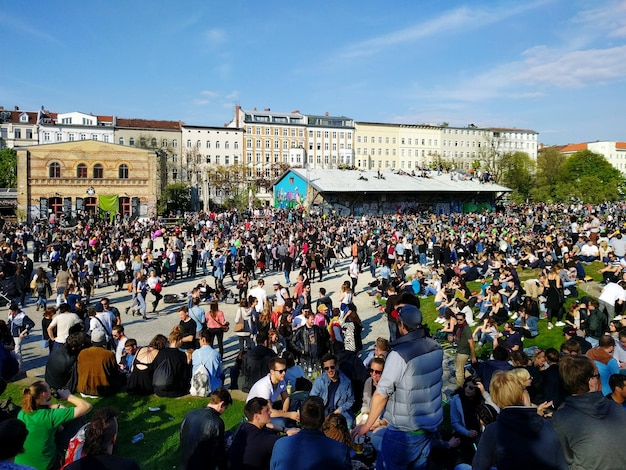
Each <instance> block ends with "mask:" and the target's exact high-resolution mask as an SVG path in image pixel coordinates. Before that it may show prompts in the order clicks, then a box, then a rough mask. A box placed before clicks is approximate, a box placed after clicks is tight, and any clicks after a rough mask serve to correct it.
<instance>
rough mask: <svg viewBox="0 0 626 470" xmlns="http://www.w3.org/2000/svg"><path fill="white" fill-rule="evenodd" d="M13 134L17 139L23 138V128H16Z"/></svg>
mask: <svg viewBox="0 0 626 470" xmlns="http://www.w3.org/2000/svg"><path fill="white" fill-rule="evenodd" d="M13 136H14V138H16V139H21V138H22V129H14V130H13Z"/></svg>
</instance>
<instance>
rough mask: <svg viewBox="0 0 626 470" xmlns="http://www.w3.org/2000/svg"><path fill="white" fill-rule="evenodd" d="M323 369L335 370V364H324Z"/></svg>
mask: <svg viewBox="0 0 626 470" xmlns="http://www.w3.org/2000/svg"><path fill="white" fill-rule="evenodd" d="M324 370H335V366H325V367H324Z"/></svg>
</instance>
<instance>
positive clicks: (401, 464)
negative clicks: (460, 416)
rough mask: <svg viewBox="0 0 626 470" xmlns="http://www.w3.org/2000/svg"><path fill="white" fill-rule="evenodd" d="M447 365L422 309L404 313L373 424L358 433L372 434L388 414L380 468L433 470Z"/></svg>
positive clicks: (373, 411)
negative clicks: (431, 461)
mask: <svg viewBox="0 0 626 470" xmlns="http://www.w3.org/2000/svg"><path fill="white" fill-rule="evenodd" d="M442 361H443V351H442V349H441V347H440V346H439V345H438V344H437V342H436V341H435V340H433V339H432V338H428V337H426V332H425V330H424V328H423V326H422V312H421V311H420V309H419V308H417V307H416V306H414V305H403V306H401V307H400V308H398V339H397V340H396V341H394V342H393V343H392V344H391V352H390V353H389V354H388V355H387V360H386V361H385V368H384V370H383V373H382V376H381V377H380V381H379V382H378V386H377V387H376V391H375V392H374V395H373V396H372V404H371V407H370V414H369V417H368V419H367V422H366V423H365V424H363V425H361V426H357V427H356V429H355V430H354V432H353V433H354V434H355V435H361V436H363V435H365V434H367V432H368V431H370V430H371V429H372V427H373V426H374V424H375V422H376V420H377V419H378V417H380V415H381V414H382V413H383V411H384V414H383V418H384V420H385V421H387V422H388V423H389V426H388V428H387V431H386V432H385V434H384V436H383V438H382V444H381V447H380V451H379V452H378V461H377V465H376V468H385V469H401V468H402V469H425V468H427V465H428V456H429V454H430V449H431V448H432V446H433V444H434V442H435V441H436V440H437V439H438V434H437V428H438V426H439V425H440V424H441V423H442V421H443V407H442V405H441V389H442V387H443V367H442Z"/></svg>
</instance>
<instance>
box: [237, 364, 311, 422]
mask: <svg viewBox="0 0 626 470" xmlns="http://www.w3.org/2000/svg"><path fill="white" fill-rule="evenodd" d="M269 369H270V372H269V374H267V375H266V376H265V377H263V378H261V379H259V380H258V381H257V382H256V383H255V384H254V385H253V386H252V388H251V389H250V392H249V393H248V399H247V400H246V402H248V401H250V400H251V399H253V398H265V399H266V400H267V401H269V402H270V405H271V404H272V403H274V402H275V401H276V400H278V399H282V401H283V404H282V407H281V409H280V410H275V409H274V408H272V407H271V410H270V417H271V418H272V420H271V424H272V427H274V428H278V429H279V428H281V427H282V428H284V427H285V424H286V422H285V419H287V418H288V419H292V420H294V421H298V419H299V416H298V412H297V411H289V401H290V400H289V394H288V393H287V384H286V383H285V372H287V361H285V360H284V359H283V358H281V357H274V358H272V360H271V361H270V362H269Z"/></svg>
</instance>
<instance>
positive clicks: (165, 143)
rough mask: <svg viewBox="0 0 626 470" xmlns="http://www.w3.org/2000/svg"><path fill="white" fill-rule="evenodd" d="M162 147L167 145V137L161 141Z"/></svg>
mask: <svg viewBox="0 0 626 470" xmlns="http://www.w3.org/2000/svg"><path fill="white" fill-rule="evenodd" d="M161 147H167V139H163V140H162V141H161Z"/></svg>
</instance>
